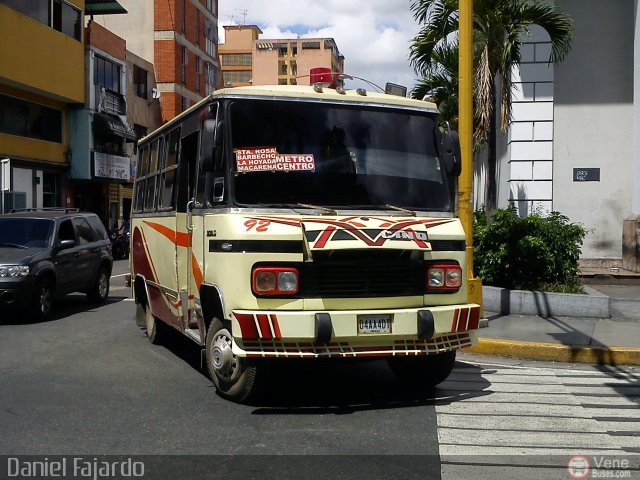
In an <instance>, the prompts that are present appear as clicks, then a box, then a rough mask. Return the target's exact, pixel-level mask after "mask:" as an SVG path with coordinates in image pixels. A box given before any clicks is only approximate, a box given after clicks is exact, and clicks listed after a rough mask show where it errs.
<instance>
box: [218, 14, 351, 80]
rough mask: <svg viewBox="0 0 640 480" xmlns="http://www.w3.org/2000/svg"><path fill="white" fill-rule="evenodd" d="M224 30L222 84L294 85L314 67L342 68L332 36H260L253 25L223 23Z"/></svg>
mask: <svg viewBox="0 0 640 480" xmlns="http://www.w3.org/2000/svg"><path fill="white" fill-rule="evenodd" d="M224 31H225V43H223V44H221V45H220V48H219V50H220V65H221V68H222V79H223V84H224V85H225V86H230V87H236V86H243V85H296V84H297V83H298V81H299V80H300V79H301V78H302V77H306V76H308V75H309V71H310V69H312V68H314V67H328V68H331V70H332V71H334V72H343V71H344V56H342V55H341V54H340V51H339V50H338V47H337V45H336V42H335V41H334V40H333V39H332V38H296V39H277V40H268V39H261V38H260V35H261V34H262V33H263V32H262V30H260V28H259V27H258V26H256V25H232V26H225V27H224ZM303 82H304V83H308V80H303Z"/></svg>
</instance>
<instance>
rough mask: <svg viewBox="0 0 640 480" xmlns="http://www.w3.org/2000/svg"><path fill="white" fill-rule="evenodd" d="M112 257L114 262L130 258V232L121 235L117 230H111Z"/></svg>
mask: <svg viewBox="0 0 640 480" xmlns="http://www.w3.org/2000/svg"><path fill="white" fill-rule="evenodd" d="M110 237H111V255H112V256H113V259H114V260H122V259H124V258H129V237H130V234H129V232H125V233H124V234H123V233H120V231H119V230H118V229H116V228H114V229H113V230H111V234H110Z"/></svg>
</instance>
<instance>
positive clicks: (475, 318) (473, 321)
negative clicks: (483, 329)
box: [467, 307, 480, 330]
mask: <svg viewBox="0 0 640 480" xmlns="http://www.w3.org/2000/svg"><path fill="white" fill-rule="evenodd" d="M479 324H480V307H474V308H472V309H471V316H470V320H469V325H468V327H467V330H477V329H478V325H479Z"/></svg>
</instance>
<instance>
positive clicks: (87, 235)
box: [73, 218, 95, 245]
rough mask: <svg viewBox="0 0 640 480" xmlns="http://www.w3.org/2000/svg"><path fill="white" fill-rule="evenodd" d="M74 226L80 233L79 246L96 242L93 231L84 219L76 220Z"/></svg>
mask: <svg viewBox="0 0 640 480" xmlns="http://www.w3.org/2000/svg"><path fill="white" fill-rule="evenodd" d="M73 224H74V225H75V226H76V231H77V232H78V245H87V244H89V243H93V242H94V241H95V239H94V238H93V231H92V230H91V227H90V226H89V223H88V222H87V221H86V220H85V219H84V218H74V219H73Z"/></svg>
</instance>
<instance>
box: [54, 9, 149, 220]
mask: <svg viewBox="0 0 640 480" xmlns="http://www.w3.org/2000/svg"><path fill="white" fill-rule="evenodd" d="M85 43H86V50H85V64H86V78H85V85H86V88H85V90H86V98H85V102H84V105H82V106H81V107H78V108H75V109H73V110H72V111H71V112H70V124H71V136H70V147H71V148H70V152H71V153H70V160H71V161H70V166H69V171H68V175H67V182H66V186H65V195H64V196H65V204H64V206H65V207H73V208H79V209H81V210H86V211H91V212H94V213H96V214H98V216H99V217H100V218H101V219H102V221H103V222H104V224H105V225H106V226H108V227H109V228H111V227H113V226H114V225H118V224H120V223H121V222H122V220H123V218H128V216H129V212H130V210H131V200H130V199H131V197H132V186H133V171H134V165H135V147H134V145H135V141H136V140H137V139H138V138H140V137H142V136H144V135H146V133H147V132H148V131H151V130H153V129H155V128H157V127H158V126H160V108H159V105H158V102H157V101H154V98H153V96H154V95H153V88H154V82H153V75H151V74H150V73H149V72H152V67H151V64H149V63H148V62H145V61H144V60H142V59H140V58H139V57H136V56H135V55H133V54H131V53H130V52H127V47H126V42H125V40H124V39H123V38H121V37H119V36H117V35H115V34H114V33H113V32H110V31H109V30H107V29H106V28H104V27H103V26H101V25H100V24H97V23H95V22H94V21H92V20H89V21H88V22H87V27H86V28H85Z"/></svg>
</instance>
